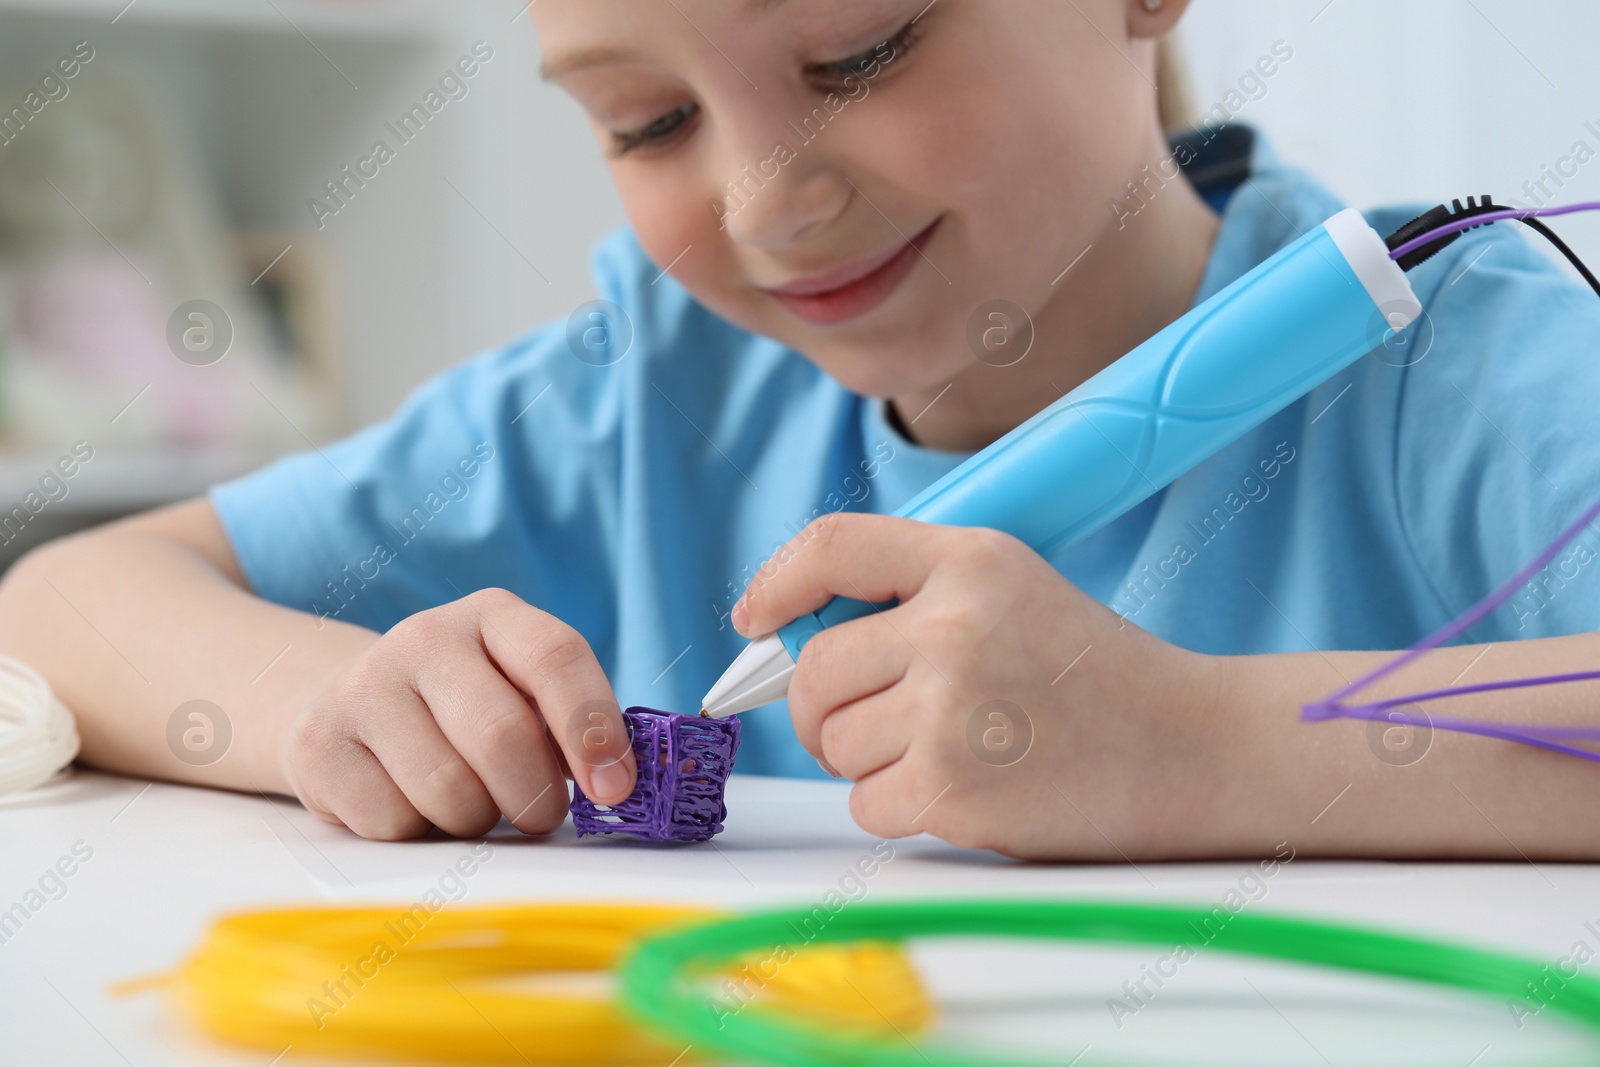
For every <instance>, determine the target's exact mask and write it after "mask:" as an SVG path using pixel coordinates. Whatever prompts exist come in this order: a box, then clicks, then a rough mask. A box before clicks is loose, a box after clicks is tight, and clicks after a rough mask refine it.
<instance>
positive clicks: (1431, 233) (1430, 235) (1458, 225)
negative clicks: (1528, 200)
mask: <svg viewBox="0 0 1600 1067" xmlns="http://www.w3.org/2000/svg"><path fill="white" fill-rule="evenodd" d="M1575 211H1600V200H1585V201H1583V202H1581V203H1577V204H1563V205H1561V206H1560V207H1535V208H1506V209H1505V210H1504V211H1486V212H1484V213H1483V214H1481V215H1469V216H1466V217H1465V218H1456V219H1451V220H1450V221H1449V222H1445V223H1441V224H1440V225H1438V226H1435V227H1434V228H1433V229H1431V230H1428V231H1427V232H1426V233H1419V234H1418V235H1417V236H1415V237H1413V238H1412V239H1411V240H1409V241H1407V242H1406V243H1405V244H1403V245H1400V246H1399V247H1398V248H1395V249H1392V250H1391V251H1390V252H1389V258H1390V259H1399V258H1400V257H1401V256H1404V255H1406V254H1408V253H1410V252H1415V251H1416V250H1417V249H1419V248H1421V247H1422V246H1423V245H1425V244H1429V243H1430V242H1433V241H1437V240H1438V239H1439V238H1441V237H1444V236H1445V235H1447V234H1452V233H1460V232H1461V231H1462V230H1470V229H1472V228H1473V227H1474V226H1482V225H1483V224H1484V223H1486V222H1500V221H1502V220H1504V219H1532V218H1540V217H1546V218H1549V217H1554V216H1556V215H1570V214H1572V213H1573V212H1575Z"/></svg>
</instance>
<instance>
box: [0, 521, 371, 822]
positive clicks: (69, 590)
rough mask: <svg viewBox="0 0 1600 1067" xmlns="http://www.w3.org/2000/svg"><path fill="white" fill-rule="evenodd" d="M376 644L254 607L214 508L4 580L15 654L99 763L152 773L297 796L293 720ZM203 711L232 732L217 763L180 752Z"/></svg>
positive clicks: (124, 533)
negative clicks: (45, 685)
mask: <svg viewBox="0 0 1600 1067" xmlns="http://www.w3.org/2000/svg"><path fill="white" fill-rule="evenodd" d="M377 639H378V635H377V634H376V633H373V632H372V631H370V630H366V629H362V628H361V627H358V626H352V625H350V624H348V623H342V622H338V621H336V620H332V619H327V620H319V619H317V618H316V617H314V616H312V615H310V614H307V613H304V612H299V611H293V610H291V609H288V608H284V607H279V606H278V605H276V604H270V603H268V602H266V601H264V600H261V599H260V598H258V597H256V596H255V595H253V594H252V593H251V592H250V591H249V586H248V583H247V582H246V580H245V578H244V575H243V574H242V573H241V571H240V569H239V563H238V561H237V560H236V559H235V558H234V554H233V550H232V549H231V548H230V546H229V544H228V540H227V537H226V535H225V534H224V533H223V529H222V524H221V523H220V522H219V521H218V519H217V515H216V512H215V511H213V510H212V507H211V505H210V504H209V503H208V502H206V501H204V500H195V501H190V502H187V503H183V504H178V505H174V506H172V507H168V508H164V509H162V510H159V511H154V512H150V513H148V514H145V515H139V516H135V517H133V518H129V519H125V520H122V521H120V522H115V523H112V524H110V525H108V526H104V527H101V528H98V529H95V530H90V531H88V532H85V533H80V534H76V535H74V536H71V537H66V538H62V539H61V540H58V541H54V542H51V543H49V544H46V545H44V546H42V547H40V548H38V549H35V550H34V551H32V552H30V553H28V554H27V555H26V556H24V557H23V558H22V559H21V560H20V561H19V562H18V563H17V564H16V565H15V566H13V567H12V568H11V569H10V570H9V571H8V572H7V573H6V575H5V579H4V581H3V582H0V651H3V652H6V653H8V654H10V655H13V656H16V657H17V658H19V659H21V660H23V661H24V662H26V663H28V664H30V665H31V666H33V667H34V668H35V669H36V670H38V671H39V672H40V673H41V674H43V675H44V676H45V678H46V679H47V680H48V681H49V682H50V685H51V687H52V688H53V689H54V690H55V691H56V695H57V696H58V697H59V698H60V699H61V701H62V702H63V703H64V704H66V705H67V707H69V708H71V709H72V711H73V714H74V715H75V716H76V718H77V720H78V730H79V733H80V734H81V735H82V738H83V752H82V756H81V759H82V760H83V761H84V762H85V763H89V764H91V765H93V766H96V767H101V768H104V769H107V770H112V771H119V772H122V773H125V774H132V775H137V776H139V777H146V778H161V779H169V780H173V781H182V782H195V783H199V784H203V785H216V786H225V787H227V788H230V789H248V790H264V791H267V792H276V793H291V792H292V790H291V789H290V788H289V784H288V782H287V781H286V780H285V778H284V771H283V767H282V764H281V760H280V759H279V749H280V748H281V742H282V739H283V738H284V736H285V735H286V734H287V732H288V729H289V724H290V723H291V722H292V721H293V720H294V717H295V716H296V715H298V714H299V712H300V711H302V710H303V709H305V708H306V707H307V706H308V705H309V704H310V703H311V701H312V699H313V698H314V697H315V695H316V694H317V693H319V692H321V691H322V690H323V689H325V688H327V687H328V686H329V685H330V684H332V682H333V681H334V680H335V679H336V678H338V677H339V676H340V675H341V674H343V673H344V672H345V671H347V670H348V669H349V667H350V664H351V663H353V662H354V661H355V660H356V659H357V658H359V657H360V656H361V654H362V653H363V652H365V651H366V650H367V649H368V648H370V647H371V646H372V644H373V642H375V641H376V640H377ZM196 699H200V700H207V701H210V702H211V703H213V704H215V705H217V707H219V708H220V709H222V712H223V714H224V715H226V716H227V719H228V722H229V724H230V725H231V727H232V733H233V739H232V743H231V746H230V748H229V751H228V752H227V755H226V756H225V757H224V758H223V759H221V760H218V761H217V762H215V763H213V764H211V765H209V766H198V765H195V764H192V763H188V762H184V761H182V760H179V759H177V758H175V757H174V755H173V753H172V752H171V751H170V749H169V747H168V744H167V721H168V719H169V718H170V717H171V716H172V714H173V712H174V711H175V710H176V709H177V708H178V707H179V705H181V704H184V703H185V702H187V701H190V700H196Z"/></svg>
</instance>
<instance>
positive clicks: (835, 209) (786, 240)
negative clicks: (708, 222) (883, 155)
mask: <svg viewBox="0 0 1600 1067" xmlns="http://www.w3.org/2000/svg"><path fill="white" fill-rule="evenodd" d="M778 128H779V130H780V136H781V139H780V140H774V139H773V137H772V136H771V134H770V133H769V134H768V136H767V137H766V138H755V137H752V138H741V139H739V141H738V142H737V145H738V147H736V148H733V149H731V150H730V151H729V152H727V153H724V154H722V159H723V161H724V162H723V163H722V164H721V165H723V166H726V167H728V168H729V169H728V170H727V172H726V174H725V175H724V176H720V180H719V184H718V185H717V187H716V189H715V190H713V195H712V200H713V204H714V206H716V207H717V210H718V214H719V215H720V216H721V220H722V228H723V229H724V230H726V231H727V233H728V235H729V236H730V237H731V238H732V239H733V240H735V241H738V242H740V243H742V244H748V245H753V246H755V247H757V248H761V249H764V250H766V251H771V252H777V251H782V250H784V249H786V248H790V247H792V246H794V245H796V244H798V243H800V242H801V241H803V240H805V239H806V238H808V237H810V236H811V235H812V234H814V233H816V232H817V231H819V230H822V229H825V228H827V226H828V225H830V224H831V223H833V222H834V221H836V220H837V219H838V218H839V217H840V216H842V215H843V214H844V213H845V211H846V210H847V209H848V208H849V206H850V201H851V199H852V198H853V197H854V196H855V188H854V186H853V185H851V183H850V180H849V178H848V177H847V175H846V173H845V171H844V170H843V168H842V167H841V166H840V163H839V161H838V160H836V159H834V158H832V156H831V154H830V153H828V152H827V151H826V149H825V148H824V147H823V146H822V145H819V144H816V143H812V142H808V141H805V140H802V138H801V136H800V135H799V134H798V133H796V132H795V131H794V130H792V129H790V128H788V127H782V126H780V127H778ZM768 129H769V130H770V129H772V127H771V126H770V125H769V126H768ZM753 144H760V145H762V147H761V148H760V149H759V150H757V151H755V152H753V153H751V152H750V150H749V149H748V148H747V147H745V146H748V145H753ZM742 153H749V154H742Z"/></svg>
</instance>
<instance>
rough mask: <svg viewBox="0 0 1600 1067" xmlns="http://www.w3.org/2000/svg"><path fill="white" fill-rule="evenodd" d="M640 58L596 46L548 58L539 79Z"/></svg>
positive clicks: (628, 50) (629, 52)
mask: <svg viewBox="0 0 1600 1067" xmlns="http://www.w3.org/2000/svg"><path fill="white" fill-rule="evenodd" d="M778 2H780V3H781V2H782V0H778ZM638 58H640V53H638V52H636V51H634V50H633V49H631V48H621V47H618V46H616V45H596V46H595V47H593V48H580V49H579V50H578V51H576V52H568V53H567V54H566V55H558V56H557V57H556V58H555V59H550V58H549V57H546V58H545V59H544V60H543V61H541V62H540V64H539V77H540V78H541V79H543V80H544V81H550V80H552V79H554V78H559V77H561V76H562V75H564V74H570V73H571V72H572V71H575V70H579V69H582V68H584V67H599V66H605V65H607V64H612V63H628V62H631V61H633V60H636V59H638Z"/></svg>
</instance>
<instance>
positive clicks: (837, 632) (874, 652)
mask: <svg viewBox="0 0 1600 1067" xmlns="http://www.w3.org/2000/svg"><path fill="white" fill-rule="evenodd" d="M900 611H901V609H899V608H891V609H889V610H888V611H887V612H885V613H883V614H882V615H873V616H870V617H867V618H862V619H853V620H851V621H850V622H846V623H842V624H840V625H838V626H831V627H829V628H828V629H826V630H823V631H822V632H821V633H819V634H816V635H815V636H813V637H812V638H811V640H809V641H807V642H806V644H805V647H804V648H802V649H801V650H800V659H799V661H798V662H797V663H796V664H795V671H794V676H793V678H792V679H791V680H790V682H789V694H788V698H789V715H790V718H792V719H793V720H794V730H795V735H796V736H797V737H798V738H799V739H800V743H801V744H802V745H804V746H805V749H806V751H807V752H810V753H811V755H812V756H814V757H816V758H818V759H824V758H826V760H827V762H829V763H832V765H833V767H834V769H836V770H838V771H839V772H840V773H841V774H844V775H846V776H847V777H855V776H854V775H851V774H850V773H849V772H848V771H847V770H846V769H845V768H844V767H841V766H840V765H839V764H838V763H837V762H835V761H834V760H833V758H832V756H831V755H829V756H826V757H825V755H824V750H825V748H826V746H825V745H824V744H823V734H822V731H823V727H824V725H825V724H826V723H827V722H828V721H829V720H830V719H831V718H832V717H833V716H834V715H836V714H838V713H839V712H840V710H841V709H843V708H845V707H847V706H849V705H851V704H853V703H855V702H856V701H860V700H863V699H864V698H866V697H870V696H871V695H872V694H874V693H879V692H881V691H883V690H885V689H888V688H889V687H891V686H893V685H895V684H896V683H897V682H899V681H900V680H901V679H902V678H903V677H905V673H906V670H907V669H908V667H909V666H910V663H911V656H912V649H911V646H910V645H908V644H907V643H906V640H905V638H903V637H902V636H900V634H899V633H898V632H897V631H896V630H895V628H894V627H895V623H894V621H893V620H892V619H891V618H889V617H888V616H889V615H891V614H899V613H900Z"/></svg>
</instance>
